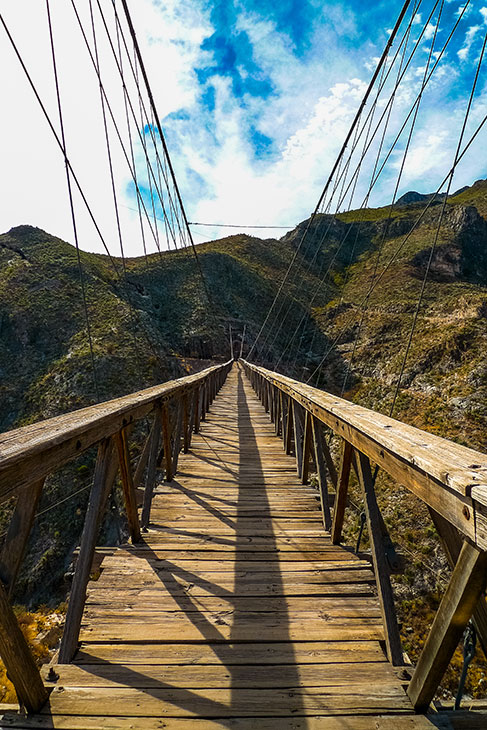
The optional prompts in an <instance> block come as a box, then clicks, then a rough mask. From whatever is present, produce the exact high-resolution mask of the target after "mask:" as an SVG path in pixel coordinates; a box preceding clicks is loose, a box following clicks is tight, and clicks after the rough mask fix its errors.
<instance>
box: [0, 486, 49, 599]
mask: <svg viewBox="0 0 487 730" xmlns="http://www.w3.org/2000/svg"><path fill="white" fill-rule="evenodd" d="M44 481H45V479H44V478H42V479H39V480H38V481H37V482H34V483H33V484H32V485H31V486H30V487H28V488H24V489H21V490H20V491H19V494H18V496H17V502H16V504H15V509H14V512H13V515H12V517H11V519H10V523H9V526H8V530H7V535H6V537H5V541H4V543H3V546H2V552H1V555H0V580H1V581H2V582H3V584H4V586H5V587H6V588H7V590H8V595H9V597H10V596H11V595H12V590H13V588H14V586H15V581H16V580H17V575H18V573H19V570H20V566H21V565H22V560H23V557H24V553H25V550H26V547H27V541H28V539H29V535H30V531H31V529H32V525H33V523H34V518H35V514H36V510H37V505H38V504H39V500H40V498H41V494H42V488H43V486H44Z"/></svg>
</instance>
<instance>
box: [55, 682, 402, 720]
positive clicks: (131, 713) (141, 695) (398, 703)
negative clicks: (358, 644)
mask: <svg viewBox="0 0 487 730" xmlns="http://www.w3.org/2000/svg"><path fill="white" fill-rule="evenodd" d="M101 705H102V706H103V711H104V714H105V715H108V716H113V715H125V716H128V717H141V716H142V717H160V718H165V717H168V716H169V717H175V716H176V717H177V716H179V717H188V716H189V717H194V716H202V717H205V716H206V717H220V718H221V717H233V716H237V717H254V716H256V717H265V716H272V717H280V716H289V715H292V714H302V715H322V714H327V715H346V714H349V713H350V710H353V712H354V713H355V714H357V715H361V714H371V713H373V712H375V713H377V712H387V711H389V712H390V711H391V710H394V712H395V713H396V714H398V713H400V712H401V711H402V712H410V706H409V702H408V700H407V697H406V696H405V694H404V692H403V690H402V687H400V686H399V685H398V684H397V683H392V682H391V684H390V685H380V686H379V687H375V686H374V684H373V683H370V682H369V683H364V684H363V685H356V686H353V687H331V688H326V687H305V688H301V687H296V688H293V691H292V692H290V691H289V690H287V689H286V690H283V689H271V690H266V689H261V690H258V689H253V690H249V689H240V690H232V689H231V688H230V687H229V688H225V689H204V690H201V689H193V690H191V692H188V691H187V690H185V689H172V688H154V689H152V690H151V692H150V693H147V692H144V691H143V690H138V689H132V688H116V689H115V688H114V689H111V690H110V691H109V692H107V690H105V689H103V688H96V687H90V688H76V687H73V688H71V690H70V692H65V691H64V690H63V689H62V688H59V689H58V688H54V689H53V691H52V694H51V696H50V699H49V704H48V705H47V706H46V708H45V710H44V712H45V713H47V712H49V713H52V714H81V713H83V712H85V713H86V710H87V709H88V707H97V706H101Z"/></svg>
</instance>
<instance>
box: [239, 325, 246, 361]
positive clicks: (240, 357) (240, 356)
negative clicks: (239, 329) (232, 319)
mask: <svg viewBox="0 0 487 730" xmlns="http://www.w3.org/2000/svg"><path fill="white" fill-rule="evenodd" d="M246 329H247V325H246V324H244V328H243V335H242V339H241V340H240V354H239V356H238V358H239V360H241V359H242V352H243V346H244V340H245V330H246Z"/></svg>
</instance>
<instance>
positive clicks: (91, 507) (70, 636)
mask: <svg viewBox="0 0 487 730" xmlns="http://www.w3.org/2000/svg"><path fill="white" fill-rule="evenodd" d="M117 468H118V462H117V459H116V456H115V448H114V443H113V438H110V439H105V440H104V441H102V442H101V443H100V445H99V447H98V454H97V458H96V464H95V473H94V477H93V486H92V488H91V493H90V500H89V502H88V507H87V509H86V517H85V523H84V527H83V534H82V536H81V544H80V549H79V555H78V560H77V563H76V570H75V573H74V578H73V584H72V586H71V591H70V595H69V602H68V610H67V613H66V621H65V625H64V633H63V637H62V639H61V647H60V649H59V661H60V662H61V663H63V662H64V663H67V662H69V661H71V659H72V657H73V655H74V653H75V651H76V649H77V646H78V636H79V629H80V625H81V619H82V615H83V609H84V605H85V600H86V587H87V585H88V580H89V577H90V569H91V564H92V562H93V555H94V552H95V545H96V540H97V537H98V532H99V530H100V523H101V518H102V515H103V511H104V508H105V504H106V501H107V499H108V495H109V493H110V490H111V488H112V485H113V482H114V480H115V475H116V472H117Z"/></svg>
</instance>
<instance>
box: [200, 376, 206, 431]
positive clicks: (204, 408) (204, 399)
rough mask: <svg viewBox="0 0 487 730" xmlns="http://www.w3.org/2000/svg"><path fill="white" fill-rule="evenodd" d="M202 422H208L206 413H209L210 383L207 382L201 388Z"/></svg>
mask: <svg viewBox="0 0 487 730" xmlns="http://www.w3.org/2000/svg"><path fill="white" fill-rule="evenodd" d="M201 391H202V392H201V416H200V418H201V420H202V421H206V413H207V411H208V381H207V380H205V382H204V383H203V385H202V386H201Z"/></svg>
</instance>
